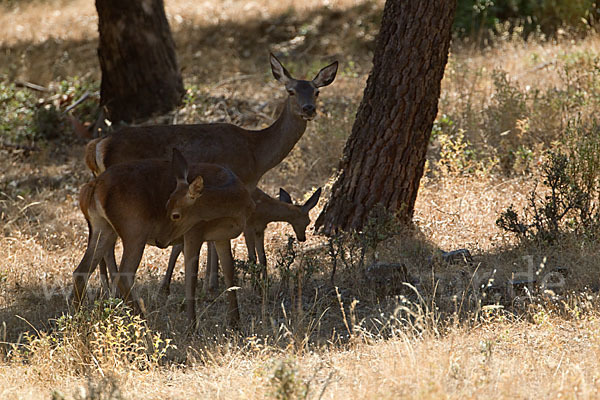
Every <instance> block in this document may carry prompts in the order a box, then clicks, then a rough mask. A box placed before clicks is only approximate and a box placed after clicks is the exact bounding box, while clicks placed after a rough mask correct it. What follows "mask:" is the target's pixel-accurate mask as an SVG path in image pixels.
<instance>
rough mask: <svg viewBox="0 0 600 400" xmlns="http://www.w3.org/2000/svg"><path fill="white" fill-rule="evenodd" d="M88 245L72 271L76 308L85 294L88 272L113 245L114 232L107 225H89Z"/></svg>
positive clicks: (115, 238) (89, 272) (74, 305)
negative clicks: (96, 226) (102, 226)
mask: <svg viewBox="0 0 600 400" xmlns="http://www.w3.org/2000/svg"><path fill="white" fill-rule="evenodd" d="M89 227H90V235H89V240H88V247H87V249H86V250H85V254H84V255H83V258H82V259H81V262H80V263H79V265H78V266H77V268H76V269H75V271H74V272H73V292H74V293H73V294H74V297H73V307H74V309H75V310H78V309H79V307H80V306H81V302H82V300H83V297H84V295H85V290H86V286H87V282H88V279H89V277H90V274H91V273H92V272H94V270H95V269H96V266H97V265H98V263H99V262H100V260H102V258H103V256H104V255H105V254H106V253H107V252H108V251H109V250H110V249H111V248H112V247H113V246H114V243H115V241H116V240H117V236H116V234H115V233H114V232H113V231H112V229H110V228H109V227H108V226H107V227H104V228H106V229H93V228H92V226H91V225H89Z"/></svg>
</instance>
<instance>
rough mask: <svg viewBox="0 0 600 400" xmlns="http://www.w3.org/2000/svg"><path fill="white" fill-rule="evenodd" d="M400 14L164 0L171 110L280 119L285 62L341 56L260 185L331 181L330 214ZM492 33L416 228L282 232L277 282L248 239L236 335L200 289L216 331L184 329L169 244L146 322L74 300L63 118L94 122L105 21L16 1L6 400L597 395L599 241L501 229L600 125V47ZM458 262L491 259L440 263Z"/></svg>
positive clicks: (147, 287) (74, 215)
mask: <svg viewBox="0 0 600 400" xmlns="http://www.w3.org/2000/svg"><path fill="white" fill-rule="evenodd" d="M382 6H383V1H380V0H378V1H360V0H339V1H335V0H332V1H322V0H305V1H302V2H300V1H297V0H288V1H278V2H272V1H266V0H256V1H253V2H248V1H242V0H227V1H218V2H217V1H212V2H211V1H205V2H202V3H197V2H192V1H189V0H168V1H166V9H167V15H168V18H169V22H170V24H171V27H172V30H173V35H174V38H175V42H176V45H177V55H178V59H179V63H180V67H181V69H182V71H183V76H184V82H185V85H186V88H187V94H186V96H185V101H184V104H183V105H182V106H181V107H180V108H179V109H178V110H176V111H174V112H172V113H171V114H169V115H168V116H163V117H161V119H162V120H164V119H165V118H166V119H168V120H170V121H176V122H178V123H188V122H215V121H222V122H231V123H235V124H238V125H242V126H244V127H247V128H261V127H264V126H267V125H268V124H269V123H271V122H272V121H273V120H274V118H275V117H276V116H277V107H278V105H279V103H280V102H281V101H282V99H283V98H284V96H285V91H284V90H282V88H281V87H280V85H279V84H278V83H277V82H276V81H275V80H274V79H273V78H272V75H271V71H270V67H269V62H268V53H269V51H273V52H274V53H276V54H277V55H278V56H280V59H281V60H282V62H283V63H284V65H286V66H287V67H288V69H289V70H290V71H291V72H292V75H298V76H299V77H306V76H307V77H312V76H313V75H314V74H315V73H316V72H317V71H318V70H319V68H321V67H323V66H325V65H327V64H328V63H329V62H331V61H333V60H336V59H337V60H339V61H340V71H339V73H338V76H337V78H336V80H335V82H334V83H333V84H332V85H331V86H328V87H326V88H323V89H322V91H321V96H320V97H319V104H318V108H319V113H318V116H317V118H316V119H315V120H314V121H313V122H311V123H310V124H309V127H308V129H307V131H306V133H305V134H304V136H303V138H302V139H301V140H300V142H299V143H298V144H297V146H296V147H295V148H294V150H293V151H292V153H291V154H290V155H289V156H288V158H286V159H285V160H284V161H283V162H282V163H281V164H280V165H279V166H278V167H276V168H275V169H273V170H272V171H270V172H269V173H267V175H266V176H265V177H264V179H263V181H262V182H261V183H260V186H261V187H262V188H263V189H264V190H265V191H266V192H267V193H269V194H272V195H275V194H276V193H277V191H278V189H279V187H283V188H285V189H286V190H288V191H289V192H290V193H291V194H292V197H293V198H294V199H298V200H301V199H303V198H305V197H306V196H309V195H310V194H311V193H312V192H313V191H314V189H315V188H316V187H319V186H323V187H324V188H325V191H324V195H323V196H322V199H321V201H320V203H319V205H318V206H317V207H316V208H315V209H314V210H312V212H311V217H312V220H313V221H314V219H315V218H316V217H317V215H318V214H319V212H320V211H321V209H322V208H323V204H324V203H325V202H326V200H327V197H328V194H329V193H328V189H329V185H330V183H331V179H332V176H334V174H335V170H336V167H337V161H338V160H339V158H340V157H341V154H342V151H343V146H344V143H345V140H346V139H347V137H348V135H349V134H350V132H351V129H352V123H353V120H354V115H355V112H356V109H357V107H358V104H359V102H360V99H361V96H362V91H363V89H364V85H365V82H366V79H367V76H368V73H369V70H370V67H371V59H372V50H373V40H374V38H375V35H376V33H377V29H378V26H379V21H380V17H381V12H382ZM494 43H495V45H494V46H493V47H487V48H483V49H482V48H479V47H477V46H473V45H471V44H469V43H468V42H464V41H455V43H454V44H453V46H452V50H451V55H450V59H449V63H448V66H447V69H446V74H445V78H444V81H443V84H442V95H441V98H440V111H439V115H438V118H437V120H436V124H435V126H434V132H433V135H432V141H431V147H430V149H429V153H428V162H427V168H426V173H425V176H424V178H423V179H422V182H421V188H420V191H419V196H418V199H417V204H416V209H415V215H414V222H415V228H414V230H412V231H410V232H406V231H402V232H400V231H397V230H395V227H392V228H391V230H390V229H388V228H389V227H384V226H383V224H381V225H375V226H374V227H372V229H373V230H374V233H375V235H374V236H373V235H371V236H369V234H370V233H369V232H367V234H365V235H363V236H360V235H359V236H358V237H352V238H338V239H336V240H328V239H327V238H325V237H323V236H320V235H318V234H316V233H315V232H313V230H312V227H311V228H310V232H309V234H308V240H307V242H305V243H300V244H298V243H297V242H295V243H291V244H288V236H293V230H292V229H291V227H289V226H287V225H285V224H283V223H277V224H272V225H270V226H269V229H268V231H267V236H266V245H267V252H268V260H269V275H270V277H271V281H270V283H269V285H268V287H265V286H264V282H260V280H258V279H257V275H256V273H255V270H253V266H252V265H250V264H248V263H245V262H244V260H245V259H246V254H245V250H244V248H245V247H244V245H243V239H239V238H238V239H236V241H235V244H234V250H235V258H236V259H237V260H239V261H238V266H239V273H238V283H239V286H240V289H239V290H238V298H239V299H240V306H241V312H242V321H241V324H240V328H239V329H238V330H231V329H229V328H228V327H227V324H226V322H225V314H224V311H225V308H226V305H225V301H224V299H222V298H217V299H206V298H203V297H201V298H199V300H198V309H199V310H200V313H199V314H200V320H201V323H200V327H199V329H198V331H196V332H189V331H186V329H185V316H184V313H183V312H182V304H183V297H184V291H183V270H182V268H181V267H182V266H181V265H179V264H178V268H177V271H176V272H175V275H174V282H173V285H172V290H171V294H170V295H169V296H168V297H161V296H159V295H157V294H156V293H157V289H158V286H159V282H160V279H161V277H162V274H163V273H164V270H165V266H166V263H167V260H168V254H167V251H165V250H160V249H157V248H151V247H148V248H147V250H146V252H145V254H144V258H143V260H142V263H141V265H140V268H139V270H138V275H137V278H136V279H137V280H136V285H137V293H138V294H139V295H140V296H141V297H142V298H143V299H144V300H145V303H146V307H147V309H148V310H149V312H148V315H147V321H142V320H140V319H139V317H137V316H132V315H131V314H130V313H129V311H128V310H127V309H125V308H124V307H122V306H121V305H119V304H118V303H114V302H111V301H103V302H102V301H101V302H98V303H97V304H96V305H95V306H94V305H93V301H92V300H90V302H89V303H90V305H89V308H88V311H86V312H84V313H79V314H76V315H74V314H73V313H72V310H70V307H69V296H70V291H71V285H72V279H71V274H72V272H73V269H74V268H75V266H76V265H77V264H78V263H79V261H80V259H81V257H82V255H83V252H84V250H85V247H86V244H87V229H86V223H85V220H84V218H83V215H82V214H81V212H80V211H79V208H78V205H77V194H78V191H79V187H80V186H81V185H82V184H83V183H85V182H86V181H87V180H88V179H89V178H90V173H89V172H88V171H87V170H86V167H85V164H84V163H83V159H82V154H83V149H84V146H85V141H84V140H83V139H82V138H80V137H78V136H77V135H76V134H75V133H74V132H73V130H72V129H71V126H70V124H69V123H68V121H67V119H66V117H65V115H64V114H63V111H64V110H65V108H66V107H68V106H69V105H71V104H73V103H74V102H75V101H76V100H77V99H78V98H80V97H81V96H82V95H83V94H84V93H86V92H88V93H89V94H90V96H89V97H88V99H87V100H86V101H84V102H83V103H82V104H81V105H79V106H77V107H75V108H74V110H73V111H72V114H73V115H74V116H76V117H77V118H79V119H80V120H81V121H83V122H92V121H93V118H94V117H95V115H96V114H95V112H96V106H97V101H98V88H99V80H100V70H99V66H98V63H97V58H96V47H97V17H96V14H95V9H94V5H93V2H92V1H87V0H48V1H45V0H30V1H13V2H6V3H2V4H0V103H1V104H3V108H2V109H0V227H2V233H3V235H2V236H1V237H0V255H1V259H0V399H37V398H40V399H41V398H44V399H47V398H53V399H147V398H156V399H166V398H174V399H186V398H251V399H254V398H270V397H272V398H279V399H292V398H310V399H313V398H314V399H317V398H324V399H327V398H345V399H348V398H352V399H363V398H377V399H380V398H389V399H392V398H393V399H395V398H465V397H466V398H489V397H494V398H511V399H512V398H557V397H565V398H598V397H599V396H600V365H599V360H600V320H599V319H598V316H599V312H600V303H599V298H598V291H599V288H600V281H599V279H598V278H599V277H598V262H597V255H598V253H599V251H600V245H599V244H598V243H597V241H596V240H594V239H593V238H592V239H586V240H582V239H581V237H580V236H577V235H575V234H570V233H566V234H564V235H563V236H561V238H560V240H558V241H554V242H553V243H552V244H548V243H541V242H539V241H526V240H520V239H519V238H518V237H517V236H515V235H514V234H512V233H510V232H506V231H503V230H502V229H500V228H499V227H498V226H497V224H496V220H497V219H498V217H499V216H500V215H501V213H502V212H503V211H505V210H506V209H507V208H508V207H509V206H511V205H512V206H513V207H514V209H515V210H517V211H519V212H520V210H522V209H524V208H525V207H527V205H528V204H530V200H529V199H530V194H531V192H532V190H541V189H543V168H542V166H543V165H544V162H545V160H546V159H547V154H548V153H547V150H548V149H557V148H561V146H563V144H561V143H563V142H559V140H561V139H562V138H563V136H565V135H564V132H565V131H567V130H568V128H569V126H571V124H573V123H574V122H573V121H580V122H581V121H583V122H581V123H584V122H587V121H593V117H594V112H595V110H596V109H597V106H598V104H597V103H598V102H600V74H599V72H598V71H600V68H599V61H598V60H599V59H600V58H599V56H600V36H599V35H597V34H590V35H588V36H587V37H586V38H584V39H570V38H566V37H565V38H557V39H556V40H553V41H546V40H543V38H532V39H531V40H529V41H527V42H525V41H523V40H522V39H520V38H519V37H518V35H517V34H512V33H509V32H506V33H499V34H498V36H497V37H496V38H495V41H494ZM27 82H29V83H35V84H37V85H41V86H42V87H43V90H41V91H40V90H35V89H31V88H28V87H24V86H23V84H24V83H27ZM4 105H6V107H4ZM538 193H542V194H541V195H540V196H542V197H543V194H544V193H546V192H543V191H542V192H538ZM542 197H540V198H538V200H539V199H541V198H542ZM378 235H381V236H378ZM372 237H380V238H381V240H376V241H377V243H373V242H372V241H370V240H372V239H370V238H372ZM363 249H365V250H364V251H363ZM458 249H467V250H468V251H469V252H470V254H471V255H472V259H469V260H464V259H461V258H460V257H458V258H455V259H453V260H450V261H448V260H445V259H444V257H442V252H443V251H451V250H458ZM117 250H118V251H120V249H117ZM332 252H333V253H337V255H336V256H334V255H332ZM179 262H180V263H181V261H179ZM377 263H379V265H382V264H384V265H388V266H390V265H391V267H387V269H386V267H380V268H379V269H377V268H375V267H373V265H377ZM399 264H402V265H404V267H405V269H406V271H404V270H402V269H401V268H399V267H397V265H399ZM334 265H335V266H336V273H335V276H334V281H333V283H332V279H331V278H332V273H333V266H334ZM394 265H396V267H395V266H394ZM369 267H372V268H370V269H369ZM398 273H401V274H402V275H403V278H404V280H405V281H407V282H408V284H402V283H400V281H399V280H398V279H396V278H397V277H398V276H397V275H398ZM515 279H521V280H524V281H527V280H531V281H532V282H524V283H522V284H520V285H511V284H510V282H509V281H511V280H515ZM533 280H535V283H534V282H533ZM98 282H99V280H98V278H97V277H96V276H95V275H94V276H93V278H92V283H91V289H90V292H91V296H92V297H94V296H96V295H98V298H99V296H100V285H99V283H98ZM542 282H545V283H546V287H545V288H546V289H548V288H551V290H544V288H540V283H542ZM524 286H526V288H524ZM221 287H223V283H222V282H221Z"/></svg>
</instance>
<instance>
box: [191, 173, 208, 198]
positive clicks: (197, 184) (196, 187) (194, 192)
mask: <svg viewBox="0 0 600 400" xmlns="http://www.w3.org/2000/svg"><path fill="white" fill-rule="evenodd" d="M203 191H204V179H202V177H201V176H200V175H198V176H197V177H196V179H194V181H193V182H192V183H190V186H189V187H188V196H189V198H190V199H191V200H196V199H197V198H198V197H200V195H201V194H202V192H203Z"/></svg>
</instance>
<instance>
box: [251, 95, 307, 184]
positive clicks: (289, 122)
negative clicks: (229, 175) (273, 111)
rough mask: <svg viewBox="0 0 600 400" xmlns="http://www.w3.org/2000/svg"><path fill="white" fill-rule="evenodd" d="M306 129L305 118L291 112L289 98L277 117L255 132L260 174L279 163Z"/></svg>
mask: <svg viewBox="0 0 600 400" xmlns="http://www.w3.org/2000/svg"><path fill="white" fill-rule="evenodd" d="M305 130H306V120H304V119H303V118H301V117H299V116H298V115H296V114H294V113H293V112H292V105H291V104H290V99H289V97H288V99H287V100H286V102H285V105H284V107H283V111H282V112H281V114H280V115H279V118H277V120H276V121H275V122H274V123H273V124H272V125H271V126H269V127H268V128H265V129H263V130H262V131H259V132H257V135H256V141H255V153H254V154H255V155H256V162H257V164H258V167H259V168H257V169H258V171H260V172H261V175H260V176H262V174H264V173H265V172H267V171H268V170H270V169H271V168H273V167H275V166H276V165H277V164H279V163H280V162H281V161H282V160H283V159H284V158H285V157H286V156H287V155H288V154H289V153H290V151H292V149H293V148H294V145H295V144H296V143H297V142H298V140H300V138H301V137H302V135H303V134H304V131H305Z"/></svg>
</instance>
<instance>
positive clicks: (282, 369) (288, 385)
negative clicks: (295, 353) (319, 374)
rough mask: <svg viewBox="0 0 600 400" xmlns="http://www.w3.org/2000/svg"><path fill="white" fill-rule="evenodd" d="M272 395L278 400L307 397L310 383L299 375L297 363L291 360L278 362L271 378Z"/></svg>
mask: <svg viewBox="0 0 600 400" xmlns="http://www.w3.org/2000/svg"><path fill="white" fill-rule="evenodd" d="M270 383H271V388H272V395H273V397H274V398H276V399H278V400H291V399H305V398H306V397H307V395H308V384H307V383H305V382H304V381H303V380H302V379H300V378H299V377H298V371H297V369H296V365H295V363H294V362H293V361H291V360H282V361H280V362H278V363H277V364H276V366H275V369H274V370H273V375H272V376H271V379H270Z"/></svg>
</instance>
